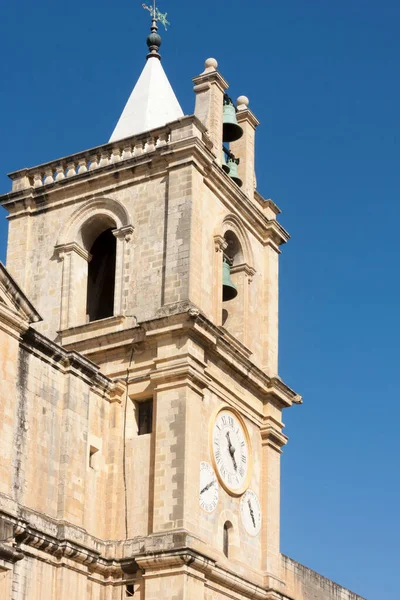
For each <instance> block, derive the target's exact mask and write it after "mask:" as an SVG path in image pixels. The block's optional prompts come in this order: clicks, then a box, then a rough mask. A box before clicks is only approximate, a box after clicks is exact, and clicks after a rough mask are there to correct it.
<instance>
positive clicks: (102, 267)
mask: <svg viewBox="0 0 400 600" xmlns="http://www.w3.org/2000/svg"><path fill="white" fill-rule="evenodd" d="M116 249H117V240H116V239H115V236H114V235H113V233H112V229H106V230H105V231H103V233H101V234H100V235H99V236H98V237H97V238H96V240H95V241H94V243H93V245H92V247H91V249H90V254H91V255H92V259H91V261H90V262H89V269H88V283H87V314H88V317H89V321H98V320H99V319H105V318H106V317H111V316H112V315H113V314H114V289H115V262H116Z"/></svg>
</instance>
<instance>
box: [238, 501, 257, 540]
mask: <svg viewBox="0 0 400 600" xmlns="http://www.w3.org/2000/svg"><path fill="white" fill-rule="evenodd" d="M240 516H241V517H242V523H243V525H244V528H245V529H246V531H247V533H248V534H250V535H257V534H258V533H259V531H260V529H261V506H260V501H259V499H258V498H257V495H256V494H255V493H254V492H253V491H252V490H247V491H246V492H245V493H244V494H243V496H242V497H241V499H240Z"/></svg>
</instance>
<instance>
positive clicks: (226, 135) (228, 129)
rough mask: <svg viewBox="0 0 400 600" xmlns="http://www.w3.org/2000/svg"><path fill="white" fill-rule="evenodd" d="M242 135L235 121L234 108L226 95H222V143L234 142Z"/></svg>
mask: <svg viewBox="0 0 400 600" xmlns="http://www.w3.org/2000/svg"><path fill="white" fill-rule="evenodd" d="M242 135H243V129H242V128H241V127H240V125H239V123H238V122H237V119H236V107H235V105H234V104H233V102H232V100H231V99H230V98H229V96H228V95H227V94H225V95H224V112H223V128H222V139H223V141H224V142H236V141H237V140H239V139H240V138H241V137H242Z"/></svg>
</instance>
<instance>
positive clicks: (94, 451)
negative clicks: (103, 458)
mask: <svg viewBox="0 0 400 600" xmlns="http://www.w3.org/2000/svg"><path fill="white" fill-rule="evenodd" d="M98 451H99V449H98V448H95V447H94V446H90V448H89V467H90V468H91V469H95V468H96V458H97V457H96V454H97V452H98Z"/></svg>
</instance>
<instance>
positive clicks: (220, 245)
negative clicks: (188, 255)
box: [214, 235, 228, 252]
mask: <svg viewBox="0 0 400 600" xmlns="http://www.w3.org/2000/svg"><path fill="white" fill-rule="evenodd" d="M214 246H215V252H223V251H224V250H226V249H227V247H228V242H227V241H226V240H225V238H224V236H223V235H214Z"/></svg>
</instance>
